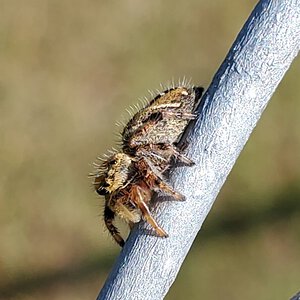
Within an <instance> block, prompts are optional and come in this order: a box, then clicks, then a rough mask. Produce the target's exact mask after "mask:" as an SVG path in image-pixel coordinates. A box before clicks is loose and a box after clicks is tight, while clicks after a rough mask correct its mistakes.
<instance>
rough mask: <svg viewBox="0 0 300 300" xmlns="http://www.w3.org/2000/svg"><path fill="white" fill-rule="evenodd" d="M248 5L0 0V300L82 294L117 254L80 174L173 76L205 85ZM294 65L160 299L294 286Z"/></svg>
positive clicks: (298, 274)
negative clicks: (133, 110) (132, 108)
mask: <svg viewBox="0 0 300 300" xmlns="http://www.w3.org/2000/svg"><path fill="white" fill-rule="evenodd" d="M255 4H256V1H254V0H252V1H250V0H249V1H248V0H247V1H239V0H232V1H221V0H218V1H207V0H206V1H205V0H197V1H196V0H189V1H184V0H179V1H176V2H174V1H171V0H165V1H162V0H154V1H138V0H124V1H92V0H88V1H78V0H73V1H68V0H27V1H17V0H7V1H6V0H4V1H1V4H0V68H1V72H0V137H1V140H0V141H1V143H0V160H1V162H0V166H1V172H0V299H44V300H47V299H55V300H60V299H64V300H68V299H72V300H74V299H95V297H96V295H97V294H98V291H99V289H100V288H101V287H102V285H103V283H104V281H105V279H106V277H107V274H108V272H109V271H110V269H111V267H112V265H113V262H114V260H115V258H116V257H117V255H118V253H119V251H120V249H119V248H118V246H117V245H116V244H115V243H114V242H113V241H112V239H111V238H110V237H109V236H108V233H107V232H106V231H105V230H104V226H103V223H102V219H101V215H102V206H103V201H102V199H101V198H99V197H98V196H97V195H96V194H95V193H94V192H93V189H92V185H91V183H90V180H89V179H88V178H87V175H88V173H89V172H90V171H91V170H92V167H91V165H90V163H91V162H92V161H93V160H94V159H95V157H96V156H97V155H100V154H101V153H103V152H105V151H106V149H108V148H110V147H111V146H114V145H115V141H116V140H117V136H116V133H117V132H118V129H117V128H116V127H115V125H114V124H115V122H116V121H118V120H120V119H121V116H122V115H123V114H124V112H125V109H126V108H127V107H128V106H129V105H131V104H134V103H136V102H137V99H138V98H139V97H143V96H147V95H149V94H148V93H147V90H148V89H155V88H157V87H159V84H160V83H167V82H168V81H169V80H171V79H172V78H174V79H178V78H182V77H183V76H184V75H185V76H186V77H187V78H190V77H191V78H192V79H193V83H194V84H197V85H203V86H205V87H208V85H209V83H210V81H211V79H212V77H213V75H214V73H215V71H216V70H217V68H218V66H219V65H220V64H221V62H222V61H223V59H224V57H225V55H226V53H227V52H228V49H229V47H230V46H231V44H232V42H233V41H234V39H235V37H236V35H237V34H238V32H239V30H240V28H241V27H242V26H243V24H244V22H245V21H246V19H247V17H248V15H249V14H250V12H251V11H252V9H253V8H254V6H255ZM299 78H300V61H299V59H298V60H297V59H296V60H295V61H294V63H293V65H292V67H291V69H290V70H289V71H288V73H287V74H286V76H285V77H284V79H283V81H282V83H281V84H280V86H279V88H278V89H277V91H276V93H275V94H274V96H273V98H272V101H271V102H270V104H269V106H268V108H267V109H266V112H265V113H264V115H263V117H262V119H261V121H260V122H259V124H258V126H257V128H256V129H255V131H254V133H253V135H252V136H251V139H250V141H249V142H248V144H247V146H246V148H245V150H244V151H243V153H242V155H241V156H240V158H239V160H238V162H237V164H236V166H235V167H234V169H233V171H232V173H231V175H230V177H229V179H228V181H227V183H226V184H225V186H224V188H223V190H222V192H221V194H220V195H219V199H218V201H217V202H216V204H215V206H214V209H213V210H212V212H211V213H210V215H209V217H208V220H207V222H206V223H205V224H204V228H203V230H202V231H201V234H199V236H198V239H197V240H196V241H195V243H194V246H193V248H192V250H191V252H190V253H189V255H188V257H187V259H186V261H185V263H184V265H183V267H182V269H181V271H180V273H179V275H178V278H177V280H176V282H175V283H174V285H173V286H172V288H171V290H170V292H169V294H168V296H167V297H166V299H168V300H171V299H174V300H177V299H200V298H201V299H219V298H222V299H233V300H234V299H240V298H241V297H242V298H243V299H244V300H247V299H264V300H267V299H288V298H289V297H290V296H292V295H293V294H294V293H295V292H296V291H297V290H298V289H300V280H299V279H300V218H299V217H300V186H299V183H300V102H299V97H300V84H299Z"/></svg>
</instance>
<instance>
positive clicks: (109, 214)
mask: <svg viewBox="0 0 300 300" xmlns="http://www.w3.org/2000/svg"><path fill="white" fill-rule="evenodd" d="M114 218H115V213H114V212H113V211H112V210H111V209H110V208H109V207H108V206H105V209H104V222H105V225H106V227H107V229H108V231H109V233H110V234H111V235H112V237H113V238H114V240H115V241H116V242H117V243H118V244H119V245H120V246H121V247H123V246H124V244H125V243H124V240H123V238H122V237H121V235H120V233H119V231H118V229H117V227H116V226H114V224H113V220H114Z"/></svg>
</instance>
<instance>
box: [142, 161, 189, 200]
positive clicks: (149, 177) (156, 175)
mask: <svg viewBox="0 0 300 300" xmlns="http://www.w3.org/2000/svg"><path fill="white" fill-rule="evenodd" d="M142 160H143V161H144V162H145V163H146V164H147V166H148V167H149V171H147V174H146V176H145V179H146V182H147V184H148V185H149V186H150V187H151V188H152V189H153V190H154V191H155V192H163V193H165V194H168V195H170V196H172V197H173V198H175V199H176V200H184V196H183V195H182V194H180V193H178V192H176V191H174V189H173V188H172V187H171V186H170V185H169V184H167V183H166V182H165V180H164V178H163V176H162V174H161V173H160V172H159V171H158V170H157V168H156V167H155V166H154V165H153V164H152V163H151V161H150V160H149V159H147V158H143V159H142Z"/></svg>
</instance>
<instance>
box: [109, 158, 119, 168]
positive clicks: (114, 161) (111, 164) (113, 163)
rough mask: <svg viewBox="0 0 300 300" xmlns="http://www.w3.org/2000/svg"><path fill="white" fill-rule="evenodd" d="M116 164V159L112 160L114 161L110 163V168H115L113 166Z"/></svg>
mask: <svg viewBox="0 0 300 300" xmlns="http://www.w3.org/2000/svg"><path fill="white" fill-rule="evenodd" d="M116 162H117V161H116V160H115V159H112V160H111V161H110V162H109V165H110V166H113V165H115V164H116Z"/></svg>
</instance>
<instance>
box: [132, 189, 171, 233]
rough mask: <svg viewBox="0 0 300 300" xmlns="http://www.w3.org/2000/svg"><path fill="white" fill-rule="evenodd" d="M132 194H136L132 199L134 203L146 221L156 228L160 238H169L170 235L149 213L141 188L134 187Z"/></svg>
mask: <svg viewBox="0 0 300 300" xmlns="http://www.w3.org/2000/svg"><path fill="white" fill-rule="evenodd" d="M132 192H133V193H134V197H132V198H133V199H134V203H135V205H136V206H137V207H138V208H139V209H140V211H141V212H142V215H143V218H144V219H145V221H146V222H147V223H148V224H150V225H151V226H152V227H153V228H154V230H155V231H156V233H157V234H158V235H159V236H160V237H168V234H167V233H166V232H165V231H164V230H163V229H162V228H161V227H160V226H159V225H158V224H157V222H156V221H155V219H154V218H153V217H152V215H151V213H150V211H149V207H148V205H147V204H146V203H145V201H144V197H143V195H142V194H143V193H142V189H141V188H140V187H139V186H134V187H133V191H132Z"/></svg>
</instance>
